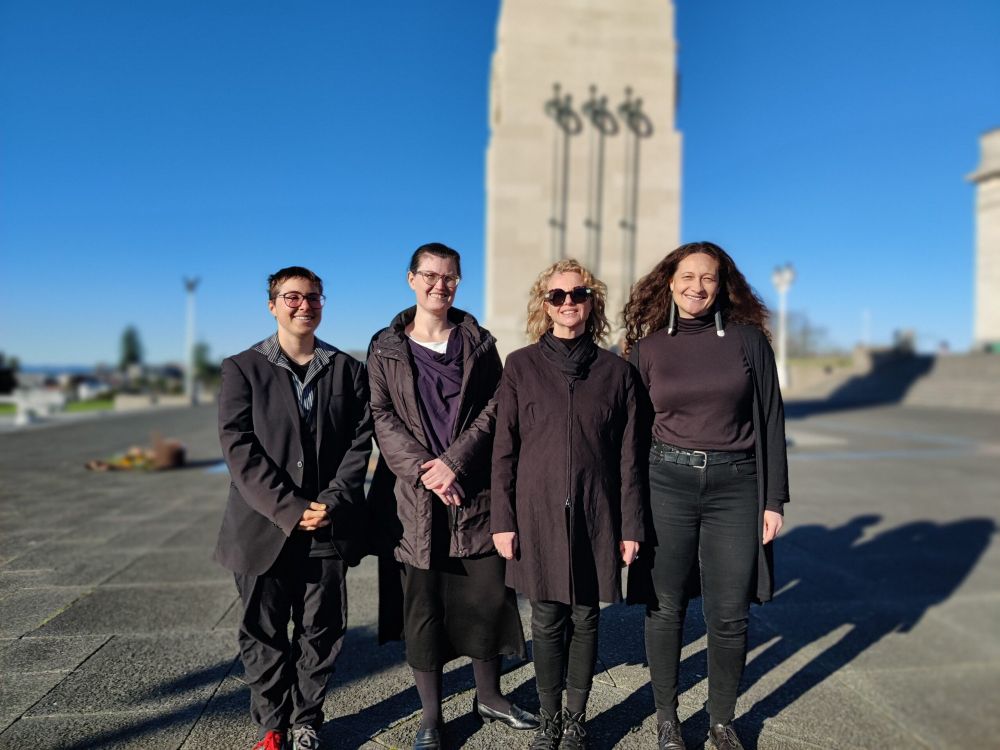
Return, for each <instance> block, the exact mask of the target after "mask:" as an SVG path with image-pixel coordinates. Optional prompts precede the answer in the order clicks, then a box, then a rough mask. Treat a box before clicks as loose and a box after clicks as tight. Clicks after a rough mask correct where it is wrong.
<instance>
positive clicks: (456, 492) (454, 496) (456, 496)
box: [434, 482, 465, 506]
mask: <svg viewBox="0 0 1000 750" xmlns="http://www.w3.org/2000/svg"><path fill="white" fill-rule="evenodd" d="M434 494H435V495H437V496H438V497H439V498H441V502H442V503H444V504H445V505H455V506H458V505H461V504H462V498H463V497H465V492H464V491H463V490H462V485H460V484H459V483H458V482H454V483H453V484H452V485H451V487H449V488H448V489H446V490H443V491H442V490H434Z"/></svg>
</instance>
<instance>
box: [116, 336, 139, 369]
mask: <svg viewBox="0 0 1000 750" xmlns="http://www.w3.org/2000/svg"><path fill="white" fill-rule="evenodd" d="M141 364H142V341H141V340H140V339H139V331H138V329H136V327H135V326H129V327H128V328H126V329H125V330H124V331H123V332H122V341H121V359H120V360H119V362H118V367H119V368H120V369H122V370H125V369H127V368H128V367H129V365H141Z"/></svg>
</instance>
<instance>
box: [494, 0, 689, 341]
mask: <svg viewBox="0 0 1000 750" xmlns="http://www.w3.org/2000/svg"><path fill="white" fill-rule="evenodd" d="M676 101H677V73H676V43H675V41H674V9H673V4H672V3H671V2H670V0H629V2H621V0H546V2H537V0H504V2H503V6H502V8H501V11H500V19H499V22H498V24H497V45H496V50H495V52H494V54H493V65H492V80H491V91H490V129H491V135H490V143H489V147H488V149H487V154H486V162H487V163H486V182H487V186H486V189H487V201H486V202H487V209H486V325H487V326H488V327H489V328H490V330H491V331H492V332H493V333H494V334H495V335H496V336H497V338H498V340H499V346H500V351H501V353H503V354H504V355H506V354H507V353H508V352H510V351H511V350H513V349H516V348H517V347H519V346H522V345H523V344H524V343H525V342H526V338H525V334H524V326H525V320H526V316H527V313H526V307H527V299H528V291H529V289H530V288H531V285H532V283H533V281H534V279H535V277H536V276H537V275H538V273H539V272H540V271H541V270H542V269H543V268H545V267H546V266H548V265H549V264H550V263H552V262H553V261H555V260H557V259H559V258H564V257H568V258H576V259H577V260H579V261H580V262H582V263H583V264H584V265H586V266H588V267H589V268H591V269H592V270H593V271H594V272H595V273H596V274H597V276H598V277H599V278H600V279H601V280H603V281H604V282H605V283H607V285H608V291H609V294H608V296H609V300H608V313H609V317H610V318H612V323H613V324H614V325H615V326H616V327H617V325H618V323H619V317H620V314H621V310H622V307H623V305H624V303H625V300H626V298H627V295H628V290H629V288H630V286H631V285H632V283H633V282H634V281H635V280H636V279H637V278H638V277H640V276H641V275H643V274H645V273H646V272H648V271H649V270H650V268H652V266H653V265H654V264H655V263H656V262H657V261H658V260H660V259H661V258H662V257H663V256H664V255H666V254H667V252H669V251H670V250H672V249H673V248H674V247H676V246H677V244H678V242H679V239H680V190H681V137H680V134H679V133H678V132H677V130H676V129H675V122H674V120H675V111H676ZM613 335H614V336H616V335H617V333H616V334H613Z"/></svg>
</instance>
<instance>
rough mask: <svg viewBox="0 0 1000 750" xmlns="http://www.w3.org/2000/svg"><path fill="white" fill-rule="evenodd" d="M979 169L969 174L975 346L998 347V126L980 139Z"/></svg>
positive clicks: (999, 156) (999, 145)
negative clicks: (973, 203) (972, 206)
mask: <svg viewBox="0 0 1000 750" xmlns="http://www.w3.org/2000/svg"><path fill="white" fill-rule="evenodd" d="M980 147H981V149H982V159H981V161H980V163H979V169H977V170H976V171H975V172H973V173H972V174H971V175H969V181H970V182H973V183H975V185H976V322H975V326H974V329H973V339H974V342H975V343H974V346H975V347H976V348H977V349H989V350H992V351H1000V128H996V129H995V130H991V131H989V132H987V133H984V134H983V136H982V138H981V139H980Z"/></svg>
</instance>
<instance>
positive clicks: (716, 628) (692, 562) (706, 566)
mask: <svg viewBox="0 0 1000 750" xmlns="http://www.w3.org/2000/svg"><path fill="white" fill-rule="evenodd" d="M649 482H650V500H651V505H652V511H653V528H654V530H655V532H656V539H657V547H656V549H655V553H654V554H655V557H654V560H653V588H654V590H655V592H656V604H652V605H650V606H649V607H647V610H646V658H647V659H648V661H649V671H650V677H651V681H652V684H653V697H654V699H655V701H656V708H657V710H658V711H664V712H667V713H668V715H669V714H671V713H674V714H675V713H676V711H677V672H678V668H679V664H680V655H681V639H682V635H683V625H684V615H685V613H686V612H687V605H688V599H689V595H690V587H689V586H688V585H687V584H688V582H689V581H690V576H691V574H692V573H693V572H700V576H701V593H702V597H703V610H704V613H705V625H706V627H707V630H708V713H709V716H710V717H711V719H712V722H713V723H715V722H722V723H727V722H729V721H732V719H733V716H734V714H735V712H736V696H737V694H738V692H739V684H740V679H741V678H742V676H743V668H744V666H745V665H746V653H747V625H748V623H749V618H750V591H751V584H752V581H753V577H754V573H755V572H756V569H757V468H756V464H755V462H754V460H753V459H750V460H748V461H740V462H737V463H728V464H717V465H712V466H708V467H706V468H705V469H695V468H692V467H690V466H678V465H677V464H673V463H665V462H664V463H659V464H656V465H651V466H650V469H649ZM695 566H700V571H696V569H695Z"/></svg>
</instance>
